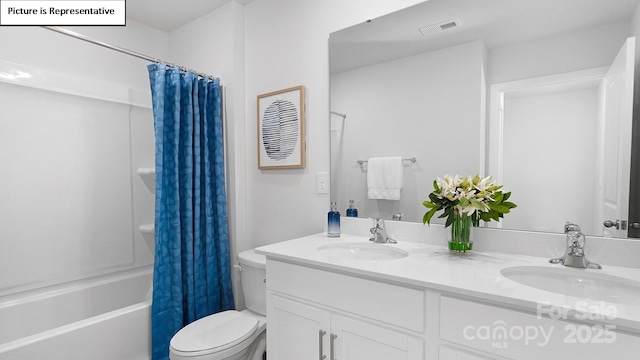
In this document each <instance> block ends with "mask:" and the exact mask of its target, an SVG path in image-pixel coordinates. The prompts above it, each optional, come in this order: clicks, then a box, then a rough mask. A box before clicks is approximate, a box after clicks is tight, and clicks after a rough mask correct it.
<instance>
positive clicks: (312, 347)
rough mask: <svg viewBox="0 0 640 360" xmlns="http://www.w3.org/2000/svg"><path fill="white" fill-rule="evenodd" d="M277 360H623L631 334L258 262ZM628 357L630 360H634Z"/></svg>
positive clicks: (637, 340)
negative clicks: (264, 268) (262, 272)
mask: <svg viewBox="0 0 640 360" xmlns="http://www.w3.org/2000/svg"><path fill="white" fill-rule="evenodd" d="M267 318H268V321H267V353H268V354H269V358H271V359H277V360H301V359H305V360H306V359H319V360H423V359H429V360H431V359H440V360H489V359H502V360H508V359H518V360H529V359H530V360H538V359H586V360H590V359H605V358H610V359H629V358H632V357H633V356H635V354H640V336H638V334H637V333H629V332H622V331H618V329H615V328H610V327H605V326H604V325H601V324H598V321H591V323H590V324H587V323H583V322H576V321H572V320H570V319H567V320H565V319H550V318H548V317H544V316H537V315H536V314H535V313H532V312H527V311H518V310H514V309H508V308H505V307H502V306H500V304H493V303H492V304H486V303H482V300H481V299H475V298H466V297H465V298H462V299H461V298H456V297H455V295H452V294H444V293H442V292H434V291H432V290H431V289H427V288H422V289H421V288H417V287H410V286H405V285H399V284H396V283H392V282H387V281H385V280H382V279H381V280H378V279H375V278H370V277H364V276H362V277H361V276H359V275H352V274H349V273H343V272H338V271H332V270H323V269H320V268H315V267H310V266H303V265H298V264H293V263H288V262H284V261H275V260H273V259H267ZM636 357H637V356H636Z"/></svg>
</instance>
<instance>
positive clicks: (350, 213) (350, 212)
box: [347, 200, 358, 217]
mask: <svg viewBox="0 0 640 360" xmlns="http://www.w3.org/2000/svg"><path fill="white" fill-rule="evenodd" d="M347 217H358V209H356V205H355V200H349V208H348V209H347Z"/></svg>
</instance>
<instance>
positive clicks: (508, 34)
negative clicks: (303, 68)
mask: <svg viewBox="0 0 640 360" xmlns="http://www.w3.org/2000/svg"><path fill="white" fill-rule="evenodd" d="M637 7H638V0H614V1H606V2H604V1H601V0H563V1H561V2H558V1H557V0H539V1H526V0H492V1H490V2H487V1H480V0H456V1H455V2H451V1H447V0H431V1H427V2H424V3H421V4H418V5H416V6H413V7H411V8H408V9H405V10H402V11H399V12H396V13H393V14H389V15H387V16H384V17H381V18H377V19H374V20H373V21H371V22H370V23H363V24H359V25H356V26H353V27H351V28H347V29H344V30H341V31H338V32H335V33H333V34H331V37H330V40H329V48H330V65H331V110H332V111H333V112H334V113H339V114H345V115H346V117H343V116H338V115H334V114H331V198H332V201H337V203H338V207H339V210H340V211H342V212H343V213H344V212H345V210H346V208H347V207H348V204H349V200H355V204H356V207H357V208H358V210H359V216H360V217H383V218H386V219H391V218H392V216H393V215H394V214H396V213H402V214H403V220H405V221H413V222H420V221H421V220H422V216H423V214H424V212H425V208H424V207H423V206H422V201H423V200H425V199H427V196H428V194H429V193H430V192H431V190H432V182H433V180H434V179H436V178H438V177H443V176H444V175H447V174H449V175H454V174H459V175H472V174H476V173H479V174H481V175H492V176H493V177H494V178H495V179H496V180H498V182H500V183H503V184H504V185H505V189H506V190H507V191H513V197H512V199H513V201H514V202H516V203H517V204H518V205H519V207H518V208H517V209H515V210H514V212H513V213H512V214H509V215H507V216H505V220H504V221H503V222H502V223H501V224H500V225H499V226H501V227H503V228H509V229H518V230H527V231H545V232H562V229H563V225H564V223H565V222H566V221H569V220H570V221H573V222H576V223H579V224H580V225H581V226H582V227H583V229H584V230H585V233H587V234H589V235H597V236H602V235H608V236H609V235H614V236H623V237H624V236H626V231H625V232H623V231H619V232H618V233H615V232H613V233H612V232H609V233H605V232H604V231H605V228H604V227H603V226H602V224H603V222H604V221H605V220H612V221H614V222H615V221H616V220H618V219H617V218H611V219H608V218H606V219H605V218H604V217H606V216H608V215H607V213H605V210H603V207H602V206H601V205H602V203H603V199H604V198H605V196H606V194H605V192H606V189H605V184H604V181H605V180H606V177H607V176H608V174H610V171H607V168H606V163H605V160H604V159H605V157H606V156H610V154H609V155H607V154H605V153H604V150H603V149H604V145H603V142H604V137H605V132H604V129H605V128H611V126H610V125H609V123H608V117H609V115H606V108H605V105H606V104H605V103H604V102H605V97H604V94H605V93H606V91H605V90H606V88H607V86H608V85H607V82H606V81H607V80H606V79H605V78H606V73H607V71H608V70H609V69H610V68H611V67H612V64H613V62H614V59H616V55H618V53H619V52H620V49H621V48H622V47H623V45H624V44H625V41H626V39H627V38H628V37H629V36H630V35H632V29H633V28H634V27H639V26H640V24H636V23H635V22H639V20H637V19H638V18H640V17H639V16H633V15H634V13H635V12H636V10H637ZM438 24H455V26H453V25H451V26H448V25H445V26H442V27H441V28H440V29H437V27H436V29H437V31H431V32H430V31H429V30H425V28H430V29H434V28H433V27H430V25H438ZM447 27H449V29H448V30H442V28H447ZM421 29H422V31H421ZM423 33H429V34H427V35H423ZM630 43H633V41H631V42H630ZM631 58H633V56H632V57H631ZM581 72H582V74H583V75H584V74H587V73H589V74H592V73H598V75H597V76H595V75H594V76H595V77H594V78H592V79H586V80H585V79H583V80H576V83H575V84H573V85H571V86H566V87H564V88H563V87H558V86H557V84H556V86H555V87H551V88H549V87H546V86H545V87H542V86H541V85H540V87H538V90H539V91H538V92H537V93H536V91H534V89H535V88H536V87H535V86H534V87H530V89H528V90H526V91H524V90H523V89H520V91H517V92H515V91H514V92H509V91H507V90H505V89H507V87H504V86H505V85H510V86H512V85H514V84H518V82H521V83H520V85H522V84H523V83H524V84H527V83H529V84H531V83H535V82H536V81H540V79H547V80H548V79H549V78H550V77H552V76H556V77H557V78H556V79H558V78H560V79H562V78H563V76H564V77H565V78H566V77H567V76H570V75H571V74H573V75H576V74H580V73H581ZM631 76H633V75H632V74H631ZM552 82H553V81H552ZM500 86H503V90H504V91H502V92H496V93H495V94H494V93H493V91H494V89H499V88H500ZM550 89H551V90H550ZM545 92H546V95H544V93H545ZM496 94H499V95H496ZM550 94H553V95H550ZM556 95H557V96H556ZM498 96H501V97H502V99H504V103H503V105H504V107H503V111H502V114H506V115H505V117H504V118H503V119H502V120H503V121H504V123H503V125H504V126H502V125H501V126H499V127H498V126H497V125H496V124H494V122H493V120H491V121H490V119H493V117H495V116H500V114H501V113H500V112H498V114H497V115H496V110H495V109H493V105H491V104H493V102H494V101H495V100H496V98H497V97H498ZM550 104H555V105H554V106H551V105H550ZM556 105H557V107H555V106H556ZM620 106H621V109H622V108H625V110H624V111H628V112H629V119H627V120H624V121H629V124H628V125H624V126H630V113H631V106H632V104H630V103H629V104H627V103H620ZM609 108H612V107H611V106H610V107H609ZM627 108H628V109H627ZM624 111H623V112H624ZM510 114H512V115H514V117H513V118H511V117H510V116H509V115H510ZM511 119H513V120H511ZM558 119H571V121H576V122H575V123H571V122H570V121H566V122H563V123H561V122H560V121H559V120H558ZM589 124H590V125H589ZM615 126H618V125H615ZM621 126H622V125H621ZM497 132H499V133H500V136H501V137H496V133H497ZM606 136H608V135H606ZM498 143H499V146H498ZM559 145H562V147H559ZM499 150H500V151H499ZM497 151H499V153H498V152H497ZM626 151H627V153H626V154H623V155H624V156H622V157H618V155H619V154H616V158H615V159H612V160H607V161H613V162H615V163H616V164H619V166H620V167H621V168H623V169H626V170H625V171H626V173H627V176H628V169H629V166H630V164H629V157H628V151H629V150H628V149H627V150H626ZM383 156H402V157H404V158H411V157H415V158H416V159H417V161H416V162H415V163H410V162H405V164H404V171H403V175H404V183H403V187H402V195H401V198H400V200H398V201H389V200H370V199H368V198H367V170H368V169H367V163H363V164H361V165H360V164H358V163H357V161H358V160H367V159H369V158H371V157H383ZM569 159H570V160H569ZM498 164H500V167H498ZM497 169H499V170H497ZM570 178H571V180H569V179H570ZM543 182H546V183H543ZM577 184H580V186H582V185H584V188H578V186H577ZM627 184H628V182H627ZM623 185H624V184H623ZM542 189H544V190H542ZM609 189H610V190H609V192H618V193H619V194H620V195H621V196H622V197H623V198H624V199H626V202H627V205H624V204H622V205H621V206H622V207H624V206H626V208H625V209H624V211H622V212H621V214H620V216H621V217H620V220H627V219H626V218H625V217H624V216H625V214H626V212H627V210H628V191H629V190H628V185H627V186H626V189H624V186H617V187H616V188H615V189H613V188H611V187H610V188H609ZM540 191H544V197H545V198H546V199H547V201H545V202H544V203H539V202H538V203H536V202H535V201H532V202H530V200H532V199H534V200H535V199H536V198H537V199H538V200H539V199H540V198H542V197H541V196H540V197H537V194H539V193H540ZM548 199H553V200H548ZM516 212H518V213H519V214H517V216H516ZM511 215H513V219H511ZM611 216H614V215H611Z"/></svg>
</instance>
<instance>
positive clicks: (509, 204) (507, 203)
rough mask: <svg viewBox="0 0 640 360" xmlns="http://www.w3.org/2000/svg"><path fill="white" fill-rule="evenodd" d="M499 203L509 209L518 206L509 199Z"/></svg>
mask: <svg viewBox="0 0 640 360" xmlns="http://www.w3.org/2000/svg"><path fill="white" fill-rule="evenodd" d="M500 205H503V206H506V207H508V208H509V209H513V208H515V207H518V205H516V204H514V203H512V202H510V201H503V202H502V204H500Z"/></svg>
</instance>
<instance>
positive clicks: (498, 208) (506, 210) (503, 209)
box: [489, 204, 509, 214]
mask: <svg viewBox="0 0 640 360" xmlns="http://www.w3.org/2000/svg"><path fill="white" fill-rule="evenodd" d="M489 207H490V208H491V210H493V211H495V212H498V213H502V214H507V213H509V207H507V206H504V205H498V204H491V205H489Z"/></svg>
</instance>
